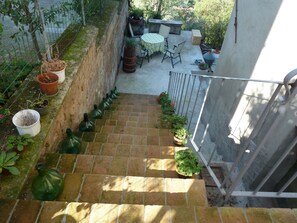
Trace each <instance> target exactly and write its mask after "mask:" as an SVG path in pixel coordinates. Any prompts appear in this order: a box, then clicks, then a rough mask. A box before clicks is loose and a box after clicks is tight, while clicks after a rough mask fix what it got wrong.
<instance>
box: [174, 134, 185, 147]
mask: <svg viewBox="0 0 297 223" xmlns="http://www.w3.org/2000/svg"><path fill="white" fill-rule="evenodd" d="M183 140H184V139H178V138H176V137H175V136H173V142H174V144H175V145H177V146H183V145H184V143H183Z"/></svg>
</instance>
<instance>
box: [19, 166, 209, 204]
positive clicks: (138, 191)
mask: <svg viewBox="0 0 297 223" xmlns="http://www.w3.org/2000/svg"><path fill="white" fill-rule="evenodd" d="M119 168H121V167H119ZM64 179H65V182H64V190H63V192H62V194H61V195H60V196H59V197H58V198H57V200H59V201H67V202H73V201H80V202H93V203H96V202H100V203H111V204H150V205H176V206H178V205H186V206H187V205H196V206H208V202H207V197H206V189H205V185H204V181H203V180H200V179H179V178H161V177H137V176H115V175H102V174H82V173H67V174H65V177H64ZM20 198H22V199H25V200H29V199H33V196H32V194H31V190H30V187H28V188H27V189H26V190H23V192H22V194H21V196H20Z"/></svg>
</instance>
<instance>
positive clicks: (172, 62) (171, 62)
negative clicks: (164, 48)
mask: <svg viewBox="0 0 297 223" xmlns="http://www.w3.org/2000/svg"><path fill="white" fill-rule="evenodd" d="M170 59H171V65H172V68H174V63H173V57H172V56H171V57H170Z"/></svg>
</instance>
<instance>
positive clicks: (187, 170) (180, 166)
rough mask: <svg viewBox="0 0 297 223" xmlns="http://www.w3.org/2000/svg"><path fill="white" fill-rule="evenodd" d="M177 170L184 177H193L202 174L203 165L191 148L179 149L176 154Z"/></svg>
mask: <svg viewBox="0 0 297 223" xmlns="http://www.w3.org/2000/svg"><path fill="white" fill-rule="evenodd" d="M174 160H175V165H176V172H177V173H178V174H179V175H180V176H182V177H192V176H193V175H198V174H200V172H201V170H202V166H201V165H200V164H199V162H198V158H197V157H196V155H195V154H194V153H193V151H192V150H190V149H184V150H179V151H177V152H176V153H175V155H174Z"/></svg>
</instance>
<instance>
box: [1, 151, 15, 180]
mask: <svg viewBox="0 0 297 223" xmlns="http://www.w3.org/2000/svg"><path fill="white" fill-rule="evenodd" d="M19 157H20V156H19V154H17V153H16V152H4V151H2V152H1V153H0V174H3V175H9V174H12V175H19V174H20V171H19V170H18V168H16V167H15V162H16V161H17V159H18V158H19Z"/></svg>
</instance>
